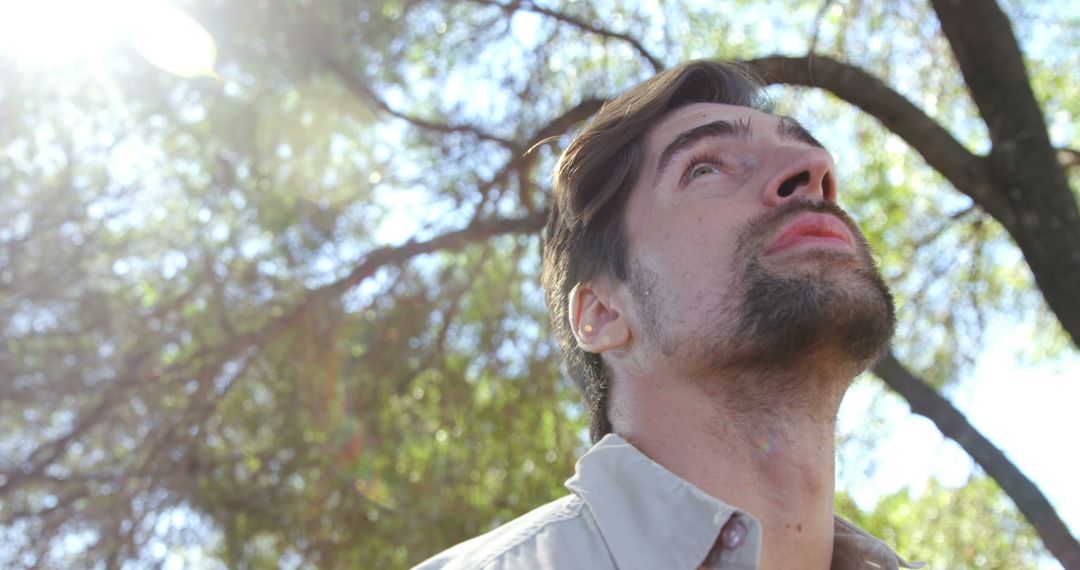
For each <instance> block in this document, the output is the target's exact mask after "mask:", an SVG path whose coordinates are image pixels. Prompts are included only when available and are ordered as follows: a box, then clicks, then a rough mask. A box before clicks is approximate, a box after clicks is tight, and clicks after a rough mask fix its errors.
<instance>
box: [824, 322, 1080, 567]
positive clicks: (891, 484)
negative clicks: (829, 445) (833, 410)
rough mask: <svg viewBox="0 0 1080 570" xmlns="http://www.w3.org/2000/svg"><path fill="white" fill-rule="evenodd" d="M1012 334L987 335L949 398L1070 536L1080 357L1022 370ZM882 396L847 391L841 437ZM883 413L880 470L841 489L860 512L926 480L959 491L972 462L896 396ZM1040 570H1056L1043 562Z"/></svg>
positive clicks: (875, 387) (853, 476)
mask: <svg viewBox="0 0 1080 570" xmlns="http://www.w3.org/2000/svg"><path fill="white" fill-rule="evenodd" d="M1012 332H1013V331H1011V330H1009V329H1008V328H1007V327H1000V328H998V329H997V330H994V331H992V332H991V333H990V338H989V339H988V343H987V345H986V347H985V349H984V350H983V352H982V354H981V355H980V357H979V359H978V362H977V364H976V367H975V369H974V370H973V371H972V373H971V374H970V375H969V376H968V377H967V378H965V379H964V380H963V381H962V382H961V383H960V384H959V385H958V386H957V387H956V388H955V389H953V390H951V393H949V394H948V397H949V399H950V400H951V401H952V403H953V405H955V406H956V407H957V408H958V409H959V410H960V411H961V412H962V413H964V414H965V415H966V416H967V418H968V421H970V422H971V423H972V425H974V426H975V428H976V429H978V430H980V431H981V432H982V433H983V435H985V436H986V437H987V438H989V439H990V441H992V442H993V443H994V444H995V445H996V446H997V447H999V448H1000V449H1001V450H1002V451H1004V452H1005V454H1006V455H1007V456H1008V457H1009V458H1010V459H1011V460H1012V461H1013V462H1014V463H1015V464H1016V465H1017V466H1018V467H1019V468H1020V470H1021V471H1022V472H1024V474H1025V475H1027V476H1028V477H1029V478H1030V479H1032V480H1033V481H1034V482H1035V484H1036V485H1038V486H1039V488H1040V489H1041V490H1042V492H1043V493H1044V494H1045V495H1046V496H1047V498H1048V499H1049V500H1050V502H1051V504H1053V505H1054V507H1055V508H1056V510H1057V512H1058V514H1059V515H1060V516H1061V517H1062V518H1063V519H1064V520H1065V523H1066V524H1067V525H1068V526H1069V528H1070V529H1072V530H1073V533H1074V535H1075V534H1076V532H1077V529H1080V488H1078V486H1077V485H1076V473H1077V470H1078V469H1080V459H1078V457H1077V453H1076V443H1075V438H1076V435H1077V434H1080V414H1077V413H1076V402H1078V401H1080V355H1078V354H1076V353H1075V351H1074V353H1073V354H1072V355H1071V356H1069V357H1067V358H1064V359H1062V361H1061V362H1060V363H1058V365H1047V366H1041V367H1026V366H1023V365H1019V364H1017V363H1016V362H1015V361H1014V359H1013V358H1012V356H1011V355H1013V354H1016V353H1017V352H1020V351H1021V350H1022V349H1023V348H1024V347H1023V344H1024V343H1025V341H1026V339H1025V338H1021V337H1019V336H1015V335H1013V334H1011V333H1012ZM879 392H880V383H878V382H876V381H866V382H859V383H857V384H856V386H855V387H853V388H852V390H851V392H849V394H848V397H847V399H846V400H845V401H844V405H843V407H842V409H841V412H840V422H839V431H840V433H841V434H847V433H852V432H854V431H857V430H860V429H865V426H866V425H867V423H866V419H867V415H866V409H867V406H868V405H870V402H871V401H872V400H873V399H874V397H875V395H877V394H878V393H879ZM881 408H882V410H883V411H884V415H885V417H886V418H887V419H888V421H889V430H890V432H889V434H888V435H886V437H885V438H884V439H883V440H882V441H881V442H880V443H879V446H878V449H877V452H876V454H875V459H876V461H877V462H878V463H877V467H878V468H877V470H876V471H875V472H874V474H873V476H872V478H871V479H870V480H865V479H864V478H862V477H860V474H859V473H849V474H848V477H847V478H846V479H847V480H845V481H842V485H841V486H843V487H846V488H848V489H849V491H850V492H851V493H852V495H853V496H854V498H855V499H856V501H858V502H859V504H860V506H861V507H866V508H869V507H872V506H873V504H874V502H875V501H876V499H877V497H879V496H882V495H886V494H889V493H893V492H895V491H897V490H898V489H900V488H902V487H904V486H910V487H911V488H912V489H916V490H919V489H922V488H923V486H925V484H926V482H927V480H928V479H929V478H930V477H937V478H938V479H939V480H940V481H942V483H944V484H946V485H962V484H963V483H964V481H965V480H966V479H967V477H968V475H969V474H970V473H971V470H972V467H973V465H974V462H973V461H972V460H971V458H970V457H968V455H967V454H966V453H965V452H964V451H963V450H962V449H960V446H959V445H957V444H956V443H954V442H952V441H951V440H946V439H945V438H944V437H943V436H942V435H941V432H940V431H938V429H937V428H936V427H935V426H934V424H933V423H931V422H930V420H928V419H925V418H923V417H921V416H916V415H913V414H911V413H910V408H909V407H908V405H907V403H906V402H905V401H904V400H902V399H901V398H900V397H899V396H896V395H890V396H889V397H887V398H886V399H885V400H884V401H883V402H882V403H881ZM840 459H841V461H843V459H844V458H843V457H841V458H840ZM926 466H930V469H926ZM1040 567H1046V568H1055V567H1058V564H1057V563H1056V562H1054V561H1051V560H1044V561H1043V563H1042V564H1041V565H1040Z"/></svg>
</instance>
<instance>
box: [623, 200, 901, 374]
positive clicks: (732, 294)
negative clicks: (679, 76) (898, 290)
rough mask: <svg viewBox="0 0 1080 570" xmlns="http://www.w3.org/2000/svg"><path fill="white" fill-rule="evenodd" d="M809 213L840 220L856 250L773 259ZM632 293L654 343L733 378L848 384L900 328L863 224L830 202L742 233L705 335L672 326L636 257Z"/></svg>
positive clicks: (681, 362) (780, 214)
mask: <svg viewBox="0 0 1080 570" xmlns="http://www.w3.org/2000/svg"><path fill="white" fill-rule="evenodd" d="M804 212H817V213H823V214H829V215H833V216H835V217H837V218H839V219H840V220H841V221H843V222H844V224H845V225H847V226H848V228H849V229H850V231H851V234H852V236H854V238H855V242H856V243H855V250H856V251H855V253H854V255H852V254H851V253H849V252H841V251H835V250H828V249H812V250H808V251H805V252H800V253H798V255H799V257H798V259H796V260H791V259H781V260H779V262H778V263H772V261H773V260H769V259H764V256H763V254H762V252H763V251H764V249H765V247H766V246H767V243H766V242H767V240H768V238H769V237H770V236H772V235H774V234H775V232H776V231H777V230H778V229H779V228H780V226H782V225H783V224H785V223H786V222H787V221H789V220H790V219H791V218H793V217H794V216H797V215H799V214H801V213H804ZM630 266H631V267H630V276H629V280H628V282H629V290H630V292H631V294H632V295H633V297H634V299H635V302H636V303H637V306H638V307H639V309H640V315H641V319H642V324H643V328H644V331H643V332H644V333H645V336H646V338H647V339H649V342H652V343H654V344H655V346H657V347H658V348H659V350H660V351H661V352H662V353H663V354H664V355H665V356H667V357H669V358H670V359H671V360H672V361H673V362H675V363H677V366H678V367H680V368H682V369H683V371H684V372H688V373H691V374H694V375H702V376H712V375H717V374H720V375H724V376H731V375H732V374H733V373H739V372H751V371H755V372H758V373H765V374H766V375H768V376H773V377H777V376H791V375H803V374H808V373H809V374H813V373H819V372H820V373H823V374H824V375H827V376H836V377H843V378H846V381H845V382H844V385H843V388H844V389H846V386H847V384H848V383H849V382H850V380H851V379H852V378H854V376H856V375H857V374H858V373H859V372H862V371H863V370H865V369H866V368H868V367H869V366H870V365H872V364H873V362H874V361H875V360H876V359H877V358H878V357H879V356H880V355H881V354H882V353H883V352H884V350H885V349H886V348H887V347H888V344H889V341H890V339H891V338H892V335H893V332H894V330H895V327H896V317H895V310H894V306H893V299H892V295H891V294H890V293H889V289H888V287H887V286H886V285H885V282H884V280H882V278H881V275H880V274H879V273H878V271H877V268H876V266H875V264H874V261H873V258H872V257H871V255H870V248H869V245H868V244H867V242H866V238H865V237H863V234H862V232H861V231H860V230H859V228H858V226H857V225H856V224H855V222H854V221H853V220H852V219H851V217H850V216H848V215H847V213H845V212H844V211H843V210H842V209H840V207H839V206H836V205H835V204H833V203H831V202H824V201H819V202H811V201H808V200H793V201H791V202H788V203H787V204H785V205H783V206H780V207H778V208H775V209H773V210H771V211H769V212H766V213H765V214H763V215H762V216H759V217H758V218H755V219H752V220H750V221H749V222H747V223H746V225H745V226H744V227H743V228H741V229H740V231H739V232H738V241H737V249H736V255H735V258H734V259H733V261H732V265H731V267H730V274H731V275H732V278H731V282H730V283H729V284H728V288H727V291H728V293H727V294H726V295H723V296H722V298H721V299H719V300H718V302H717V304H716V305H715V306H714V307H711V308H710V309H708V310H707V313H706V314H707V319H706V321H705V322H706V325H705V330H699V331H695V332H693V333H691V334H678V333H676V331H673V330H671V327H668V326H666V325H667V324H668V323H667V320H666V319H665V318H664V315H663V305H664V300H663V298H662V295H661V294H660V288H659V287H658V277H657V276H656V275H655V274H653V273H652V272H650V271H649V270H648V269H645V268H643V267H642V266H641V264H640V263H637V262H636V260H631V264H630Z"/></svg>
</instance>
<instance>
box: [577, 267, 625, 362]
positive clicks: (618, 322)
mask: <svg viewBox="0 0 1080 570" xmlns="http://www.w3.org/2000/svg"><path fill="white" fill-rule="evenodd" d="M597 285H598V284H597V283H596V282H595V281H594V282H589V283H578V284H577V285H576V286H575V287H574V289H573V290H572V291H570V299H569V302H570V326H571V327H572V329H573V332H574V337H575V338H576V339H577V343H578V346H580V347H581V348H582V350H585V351H586V352H593V353H596V354H600V353H603V352H606V351H609V350H612V349H615V348H620V347H623V346H625V345H626V344H627V343H628V342H630V328H629V326H628V325H627V322H626V317H625V316H624V315H623V314H622V312H621V311H620V310H619V308H618V306H617V303H616V302H615V301H614V300H613V298H612V296H611V295H610V291H604V290H602V289H601V288H600V287H597ZM605 293H606V294H605Z"/></svg>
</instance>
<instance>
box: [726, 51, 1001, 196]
mask: <svg viewBox="0 0 1080 570" xmlns="http://www.w3.org/2000/svg"><path fill="white" fill-rule="evenodd" d="M746 63H747V64H748V65H750V66H751V67H753V68H756V69H757V70H758V71H760V72H761V75H762V79H763V80H764V81H765V83H766V84H768V85H772V84H777V83H781V84H787V85H799V86H803V87H817V88H821V89H824V90H826V91H828V92H830V93H832V94H833V95H836V96H837V97H839V98H840V99H843V100H844V101H847V102H848V103H851V104H852V105H855V106H856V107H858V108H860V109H862V110H863V111H865V112H866V113H867V114H869V115H870V116H871V117H874V118H875V119H877V120H878V121H881V123H882V124H883V125H884V126H885V127H886V128H887V129H889V130H890V131H892V132H893V133H895V134H896V135H897V136H899V137H900V138H902V139H903V140H904V142H906V143H907V144H908V145H910V146H911V147H912V148H913V149H915V151H916V152H918V153H919V154H920V155H921V156H922V157H923V159H924V160H926V163H927V164H929V165H930V166H931V167H932V168H933V169H934V170H937V171H938V172H940V173H941V174H942V176H944V177H945V178H946V179H947V180H948V181H949V182H951V183H952V185H953V186H955V187H956V189H957V190H959V191H960V192H963V193H964V194H967V195H968V196H969V197H971V199H972V200H974V201H975V203H976V204H978V205H979V206H980V207H981V208H983V209H984V210H986V211H987V212H988V213H989V214H990V215H992V216H994V217H998V216H999V215H1004V213H1005V204H1004V202H1003V201H1002V200H1001V199H1000V197H999V196H997V195H996V194H995V193H994V192H993V188H992V187H991V185H990V180H989V178H988V173H987V170H986V165H985V164H984V160H983V159H982V158H981V157H979V156H977V155H975V154H973V153H971V152H970V151H968V150H967V149H966V148H964V146H963V145H961V144H960V143H959V141H957V140H956V139H955V138H953V136H952V135H951V134H950V133H949V132H948V131H946V130H945V129H944V128H942V127H941V125H939V124H938V123H937V121H935V120H934V119H932V118H930V117H929V116H928V115H927V114H926V113H924V112H923V111H922V110H921V109H919V108H918V107H916V106H915V105H914V104H913V103H911V101H909V100H908V99H907V98H906V97H904V96H903V95H901V94H899V93H897V92H896V91H894V90H893V89H892V88H890V87H889V86H887V85H885V83H883V82H882V81H881V80H880V79H878V78H877V77H875V76H873V75H871V74H869V73H867V72H866V71H863V70H862V69H860V68H858V67H856V66H854V65H850V64H847V63H842V62H839V61H836V60H835V59H832V58H829V57H826V56H816V55H807V56H802V57H784V56H772V57H764V58H760V59H753V60H750V61H747V62H746Z"/></svg>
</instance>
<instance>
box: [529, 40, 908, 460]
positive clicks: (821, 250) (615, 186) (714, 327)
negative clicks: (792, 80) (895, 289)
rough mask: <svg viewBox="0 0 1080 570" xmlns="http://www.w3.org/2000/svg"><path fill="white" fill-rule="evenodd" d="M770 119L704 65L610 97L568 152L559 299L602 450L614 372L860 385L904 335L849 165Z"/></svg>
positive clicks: (557, 203) (553, 230) (549, 260)
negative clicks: (862, 372) (803, 367)
mask: <svg viewBox="0 0 1080 570" xmlns="http://www.w3.org/2000/svg"><path fill="white" fill-rule="evenodd" d="M767 110H768V106H767V104H766V103H765V100H764V99H763V98H762V96H761V95H760V93H759V86H758V84H757V83H756V82H754V81H753V80H752V79H750V78H749V77H748V76H747V75H746V74H745V73H743V72H741V71H740V70H739V69H737V68H735V67H733V66H731V65H728V64H723V63H719V62H711V61H697V62H691V63H688V64H685V65H682V66H680V67H678V68H675V69H672V70H670V71H667V72H664V73H661V74H660V75H657V76H656V77H654V78H653V79H650V80H649V81H646V82H645V83H642V84H640V85H638V86H636V87H634V88H633V89H631V90H629V91H627V92H626V93H624V94H623V95H621V96H619V97H618V98H616V99H614V100H612V101H610V102H608V103H607V104H606V105H605V106H604V107H603V109H601V111H600V112H599V113H598V114H597V116H596V117H595V118H594V119H593V121H592V122H591V123H590V124H589V125H588V126H587V127H586V128H585V129H584V130H583V131H582V132H581V134H579V135H578V137H577V138H576V139H575V140H574V141H573V142H572V143H571V145H570V146H569V147H568V148H567V149H566V151H565V152H564V153H563V155H562V157H561V159H560V161H559V164H558V166H557V168H556V171H555V176H554V190H553V192H554V195H553V205H552V214H551V217H550V219H549V221H548V227H547V243H546V247H545V254H544V265H545V267H544V288H545V294H546V296H547V301H548V306H549V308H550V310H551V313H552V322H553V326H554V329H555V333H556V336H557V338H558V339H559V342H560V345H561V349H562V351H563V355H564V358H565V360H566V362H567V365H568V368H569V372H570V374H571V375H572V376H573V377H574V378H575V380H576V381H577V382H578V383H579V385H580V387H581V388H582V391H583V394H584V398H585V402H586V405H587V406H588V408H589V411H590V414H591V416H592V425H591V429H590V432H591V435H592V437H593V439H594V440H596V439H599V438H600V437H602V436H603V435H604V434H605V433H607V432H609V431H611V426H610V423H609V422H608V418H607V395H608V388H609V385H610V383H611V381H612V377H611V374H612V367H611V363H612V362H614V361H620V359H622V361H624V362H630V363H631V365H633V366H636V367H637V369H642V368H643V367H648V365H649V364H650V363H652V362H656V361H663V362H664V363H665V364H666V365H667V367H668V368H669V369H671V370H677V371H678V372H679V373H680V375H682V376H684V377H702V378H705V377H716V376H722V375H723V373H724V372H725V371H733V370H736V369H746V368H747V367H756V368H766V369H767V368H772V369H780V368H788V369H790V368H795V367H797V366H798V365H799V364H800V363H805V361H806V359H807V358H808V357H809V356H811V355H812V356H813V358H815V359H816V363H817V364H818V365H826V366H837V367H839V368H840V370H839V371H840V372H841V373H842V374H847V373H849V372H851V375H852V376H853V375H854V373H855V372H857V370H856V371H854V372H852V371H851V370H849V369H854V368H859V369H861V367H865V366H867V365H868V364H869V363H870V361H871V360H872V359H873V358H874V357H875V356H876V355H877V353H878V352H879V351H880V349H881V348H882V347H883V346H884V345H885V344H886V343H887V341H888V338H889V337H890V336H891V333H892V327H893V316H892V303H891V299H890V298H889V295H888V292H887V290H886V289H885V287H884V284H883V283H882V282H881V280H880V277H878V275H877V272H876V270H875V269H874V267H873V263H872V261H871V259H870V256H869V253H868V249H867V247H866V244H865V240H864V239H863V238H862V234H861V232H859V230H858V228H857V227H856V226H855V225H854V223H853V222H851V220H850V218H848V217H847V216H846V214H844V213H843V211H842V210H840V209H839V208H838V207H837V206H836V205H835V203H834V202H835V199H836V188H835V182H834V180H833V173H832V170H833V165H832V159H831V156H830V155H829V154H828V153H827V152H826V151H825V150H824V149H823V148H821V145H820V144H819V143H818V142H817V141H816V140H815V139H814V138H813V137H812V136H810V134H809V133H807V132H806V131H805V130H804V129H802V127H800V126H799V125H798V123H796V122H794V121H793V120H791V119H786V118H780V117H775V116H772V115H770V114H768V113H767V112H766V111H767ZM631 353H632V354H631ZM602 354H603V355H604V356H601V355H602ZM605 359H606V360H607V362H606V363H605ZM744 403H745V404H746V405H748V406H752V405H754V403H752V402H744Z"/></svg>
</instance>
